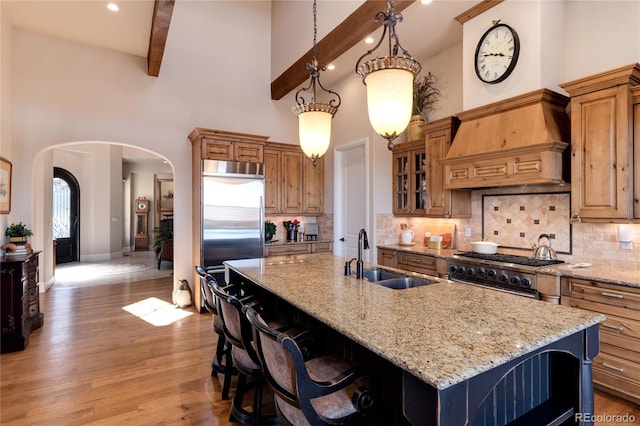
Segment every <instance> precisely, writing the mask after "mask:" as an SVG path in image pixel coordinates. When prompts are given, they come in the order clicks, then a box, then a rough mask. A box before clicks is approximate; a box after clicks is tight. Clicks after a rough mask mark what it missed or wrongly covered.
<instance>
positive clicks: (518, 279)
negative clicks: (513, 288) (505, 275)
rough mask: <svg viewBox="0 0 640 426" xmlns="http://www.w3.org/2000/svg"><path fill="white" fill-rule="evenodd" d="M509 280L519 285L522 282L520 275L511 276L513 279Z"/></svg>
mask: <svg viewBox="0 0 640 426" xmlns="http://www.w3.org/2000/svg"><path fill="white" fill-rule="evenodd" d="M509 282H510V283H511V284H513V285H518V284H519V283H520V278H518V277H511V279H510V280H509Z"/></svg>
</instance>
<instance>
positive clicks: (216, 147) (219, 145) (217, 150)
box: [202, 138, 233, 161]
mask: <svg viewBox="0 0 640 426" xmlns="http://www.w3.org/2000/svg"><path fill="white" fill-rule="evenodd" d="M202 158H203V159H207V160H222V161H232V160H233V142H230V141H221V140H215V139H207V138H205V139H203V140H202Z"/></svg>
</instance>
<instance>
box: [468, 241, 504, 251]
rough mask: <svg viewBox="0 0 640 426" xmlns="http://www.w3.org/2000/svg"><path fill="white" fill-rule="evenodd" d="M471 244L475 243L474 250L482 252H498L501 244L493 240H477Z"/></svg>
mask: <svg viewBox="0 0 640 426" xmlns="http://www.w3.org/2000/svg"><path fill="white" fill-rule="evenodd" d="M471 244H472V245H473V251H474V252H476V253H481V254H496V252H497V251H498V246H499V245H500V244H497V243H493V242H491V241H475V242H473V243H471Z"/></svg>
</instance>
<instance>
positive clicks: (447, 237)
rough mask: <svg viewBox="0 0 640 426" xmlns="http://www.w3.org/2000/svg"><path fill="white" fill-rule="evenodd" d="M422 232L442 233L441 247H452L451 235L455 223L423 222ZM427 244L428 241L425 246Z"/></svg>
mask: <svg viewBox="0 0 640 426" xmlns="http://www.w3.org/2000/svg"><path fill="white" fill-rule="evenodd" d="M424 232H430V233H431V235H442V248H449V249H450V248H453V237H454V236H455V234H456V225H455V224H429V223H427V224H425V227H424ZM426 245H428V241H427V243H426V244H425V246H426Z"/></svg>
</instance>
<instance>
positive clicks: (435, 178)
mask: <svg viewBox="0 0 640 426" xmlns="http://www.w3.org/2000/svg"><path fill="white" fill-rule="evenodd" d="M448 150H449V140H448V138H447V133H446V132H439V133H438V134H434V135H431V137H429V138H428V140H427V153H428V155H429V180H428V185H427V188H428V191H429V197H428V199H427V201H428V206H427V214H429V215H430V216H441V217H445V216H450V215H451V197H450V195H451V193H450V192H449V191H447V190H445V189H444V170H443V168H442V165H441V164H440V160H441V159H443V158H445V157H446V156H447V151H448Z"/></svg>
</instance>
